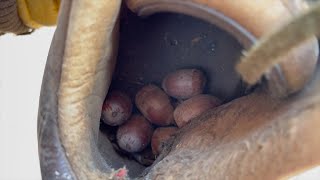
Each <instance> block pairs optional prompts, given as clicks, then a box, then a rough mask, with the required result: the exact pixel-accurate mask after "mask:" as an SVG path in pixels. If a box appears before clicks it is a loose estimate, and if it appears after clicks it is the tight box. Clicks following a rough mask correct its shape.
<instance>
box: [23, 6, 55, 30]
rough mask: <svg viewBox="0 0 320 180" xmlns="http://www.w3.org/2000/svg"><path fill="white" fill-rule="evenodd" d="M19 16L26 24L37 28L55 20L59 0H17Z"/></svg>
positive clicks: (53, 22)
mask: <svg viewBox="0 0 320 180" xmlns="http://www.w3.org/2000/svg"><path fill="white" fill-rule="evenodd" d="M17 5H18V12H19V16H20V18H21V19H22V21H23V23H24V24H25V25H26V26H29V27H31V28H39V27H41V26H53V25H55V24H56V22H57V16H58V12H59V5H60V0H17Z"/></svg>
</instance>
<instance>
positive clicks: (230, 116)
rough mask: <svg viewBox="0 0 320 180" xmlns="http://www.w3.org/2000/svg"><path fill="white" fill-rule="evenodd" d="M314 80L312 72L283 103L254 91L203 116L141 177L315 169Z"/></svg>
mask: <svg viewBox="0 0 320 180" xmlns="http://www.w3.org/2000/svg"><path fill="white" fill-rule="evenodd" d="M319 82H320V71H319V68H318V73H317V75H316V78H315V79H314V80H313V81H312V83H310V84H309V85H308V87H307V88H306V89H305V90H304V91H303V92H301V93H299V94H297V95H295V96H292V97H290V98H288V99H286V100H279V99H272V98H270V96H269V95H267V93H266V92H265V91H257V92H255V93H253V94H251V95H249V96H246V97H242V98H239V99H236V100H234V101H232V102H230V103H228V104H225V105H223V106H221V107H218V108H217V109H213V110H211V111H210V112H207V113H206V114H203V115H202V116H201V117H199V119H197V120H194V122H193V123H192V124H190V125H189V126H187V127H186V128H184V129H183V130H182V131H181V133H180V134H179V135H178V136H177V137H176V140H175V141H174V143H173V145H172V149H171V151H170V152H169V153H168V154H167V156H165V157H164V158H163V159H162V160H161V161H160V162H159V163H158V164H156V165H155V166H154V167H152V168H151V171H150V172H149V174H148V175H147V178H150V179H246V180H248V179H282V178H287V177H290V176H292V175H296V174H297V173H299V172H301V171H303V170H307V169H308V168H312V167H315V166H318V165H319V164H320V155H319V150H320V141H319V136H320V131H318V127H319V125H320V118H319V117H320V93H319V92H320V83H319ZM169 149H170V148H169ZM167 167H170V168H169V169H168V168H167Z"/></svg>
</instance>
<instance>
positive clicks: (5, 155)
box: [0, 28, 54, 180]
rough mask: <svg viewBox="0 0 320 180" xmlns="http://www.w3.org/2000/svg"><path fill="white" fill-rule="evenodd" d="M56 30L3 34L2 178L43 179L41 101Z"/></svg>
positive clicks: (0, 63)
mask: <svg viewBox="0 0 320 180" xmlns="http://www.w3.org/2000/svg"><path fill="white" fill-rule="evenodd" d="M53 33H54V28H42V29H41V30H37V31H35V32H34V33H33V34H32V35H25V36H14V35H10V34H9V35H4V36H0V54H1V56H0V122H1V123H0V142H1V145H0V147H1V148H0V168H1V170H0V180H11V179H12V180H16V179H17V180H20V179H21V180H29V179H30V180H38V179H41V176H40V165H39V159H38V145H37V115H38V102H39V95H40V87H41V81H42V76H43V71H44V67H45V63H46V59H47V55H48V51H49V47H50V43H51V39H52V36H53ZM3 142H4V144H3Z"/></svg>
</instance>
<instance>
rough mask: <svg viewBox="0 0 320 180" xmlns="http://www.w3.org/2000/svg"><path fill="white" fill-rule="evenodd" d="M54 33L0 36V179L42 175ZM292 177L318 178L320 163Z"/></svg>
mask: <svg viewBox="0 0 320 180" xmlns="http://www.w3.org/2000/svg"><path fill="white" fill-rule="evenodd" d="M53 33H54V28H42V29H40V30H37V31H35V32H34V33H33V34H32V35H27V36H14V35H5V36H0V53H1V56H0V142H1V146H0V147H1V148H0V168H1V170H0V180H20V179H21V180H38V179H41V175H40V166H39V159H38V145H37V115H38V102H39V95H40V87H41V81H42V76H43V71H44V67H45V63H46V58H47V54H48V51H49V47H50V43H51V39H52V36H53ZM319 138H320V137H319ZM319 140H320V139H319ZM3 142H4V144H3ZM275 166H276V164H275ZM266 171H267V170H266ZM292 179H293V180H302V179H308V180H319V179H320V167H318V168H315V169H312V170H309V171H307V172H305V173H303V174H301V175H299V176H297V177H294V178H292Z"/></svg>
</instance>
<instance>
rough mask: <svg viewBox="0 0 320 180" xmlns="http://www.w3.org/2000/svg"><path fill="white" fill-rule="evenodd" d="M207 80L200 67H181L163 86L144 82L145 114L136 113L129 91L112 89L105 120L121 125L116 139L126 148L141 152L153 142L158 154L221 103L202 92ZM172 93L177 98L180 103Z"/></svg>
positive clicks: (141, 104)
mask: <svg viewBox="0 0 320 180" xmlns="http://www.w3.org/2000/svg"><path fill="white" fill-rule="evenodd" d="M206 81H207V80H206V77H205V75H204V73H203V72H202V71H200V70H198V69H181V70H177V71H175V72H172V73H169V74H168V75H167V76H166V77H165V78H164V79H163V81H162V89H161V88H159V87H158V86H156V85H153V84H149V85H145V86H143V87H142V88H141V89H140V90H139V91H138V92H137V94H136V96H135V105H136V107H137V108H138V110H139V111H140V112H141V115H140V114H132V109H133V104H132V101H131V99H130V98H129V96H128V95H127V94H125V93H124V92H120V91H111V92H110V93H109V94H108V95H107V97H106V100H105V102H104V104H103V108H102V120H103V122H104V123H106V124H107V125H110V126H119V127H118V130H117V133H116V140H117V144H118V146H119V147H120V148H121V149H122V150H124V151H126V152H129V153H136V152H141V151H142V150H144V149H145V148H146V147H147V146H148V145H149V144H150V142H151V148H152V153H153V154H154V155H155V156H157V155H158V154H159V153H161V151H162V149H163V146H164V145H165V143H166V141H167V140H168V139H169V138H170V137H171V136H172V135H174V133H175V132H176V131H177V129H178V128H181V127H183V126H185V125H186V124H187V123H189V122H190V121H191V120H192V119H194V118H196V117H197V116H199V115H200V114H202V113H203V112H205V111H207V110H209V109H212V108H215V107H217V106H219V105H220V104H221V101H220V100H219V99H218V98H216V97H214V96H211V95H208V94H202V93H203V91H204V88H205V85H206ZM169 96H170V97H172V98H175V99H176V100H177V102H178V103H176V104H175V106H176V107H174V106H173V105H172V101H171V99H170V97H169ZM154 127H156V129H155V130H154ZM177 127H178V128H177Z"/></svg>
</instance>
